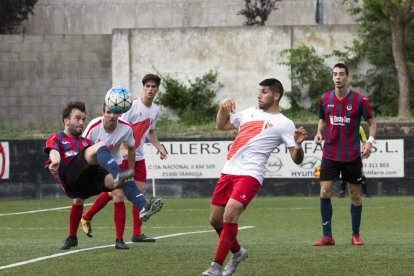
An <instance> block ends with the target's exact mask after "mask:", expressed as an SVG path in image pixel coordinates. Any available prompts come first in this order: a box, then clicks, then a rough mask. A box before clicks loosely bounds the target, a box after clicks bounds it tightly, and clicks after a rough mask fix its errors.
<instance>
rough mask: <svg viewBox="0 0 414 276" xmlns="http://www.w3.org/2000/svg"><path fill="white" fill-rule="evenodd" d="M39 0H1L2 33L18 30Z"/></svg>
mask: <svg viewBox="0 0 414 276" xmlns="http://www.w3.org/2000/svg"><path fill="white" fill-rule="evenodd" d="M36 3H37V0H1V1H0V33H2V34H10V33H14V32H16V31H17V29H18V27H19V26H20V24H21V23H22V22H23V21H24V20H26V19H28V18H29V14H33V8H34V5H35V4H36Z"/></svg>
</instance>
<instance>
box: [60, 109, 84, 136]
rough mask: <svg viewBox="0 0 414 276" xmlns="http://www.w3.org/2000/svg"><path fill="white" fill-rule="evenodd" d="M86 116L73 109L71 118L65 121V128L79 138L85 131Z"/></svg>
mask: <svg viewBox="0 0 414 276" xmlns="http://www.w3.org/2000/svg"><path fill="white" fill-rule="evenodd" d="M85 118H86V114H85V112H82V111H80V110H79V109H73V110H72V112H71V114H70V115H69V118H66V119H65V128H66V129H67V131H68V132H69V133H70V134H71V135H72V136H74V137H79V136H80V135H81V134H82V131H83V124H84V123H85Z"/></svg>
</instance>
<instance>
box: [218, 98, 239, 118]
mask: <svg viewBox="0 0 414 276" xmlns="http://www.w3.org/2000/svg"><path fill="white" fill-rule="evenodd" d="M221 108H222V109H223V110H225V111H226V112H227V113H229V114H230V113H233V112H234V111H235V110H236V103H235V102H234V100H233V99H231V98H227V99H224V100H223V101H222V102H221Z"/></svg>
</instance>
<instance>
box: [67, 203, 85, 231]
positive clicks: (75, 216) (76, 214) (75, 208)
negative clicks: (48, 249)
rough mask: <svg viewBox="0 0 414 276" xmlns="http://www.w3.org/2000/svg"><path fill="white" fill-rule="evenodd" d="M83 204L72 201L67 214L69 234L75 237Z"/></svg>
mask: <svg viewBox="0 0 414 276" xmlns="http://www.w3.org/2000/svg"><path fill="white" fill-rule="evenodd" d="M82 213H83V205H75V204H73V203H72V208H71V209H70V214H69V236H70V237H76V233H77V232H78V227H79V222H80V220H81V218H82Z"/></svg>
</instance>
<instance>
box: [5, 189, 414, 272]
mask: <svg viewBox="0 0 414 276" xmlns="http://www.w3.org/2000/svg"><path fill="white" fill-rule="evenodd" d="M413 199H414V198H413V197H373V198H370V199H365V200H364V205H363V206H364V209H363V221H362V230H361V236H362V238H363V240H364V241H365V242H366V243H367V244H366V245H365V246H360V247H356V246H352V245H351V244H350V238H351V230H350V227H351V226H350V215H349V200H348V199H336V198H335V199H333V207H334V218H333V233H334V236H335V238H336V241H337V245H335V246H332V247H312V246H310V244H311V243H312V242H313V241H315V240H316V239H318V238H320V235H321V228H320V215H319V199H318V198H317V197H258V198H255V199H254V200H253V201H252V203H251V205H250V206H249V207H248V208H247V210H246V211H245V213H244V214H243V215H242V217H241V219H240V223H239V226H240V227H243V226H254V227H253V228H250V229H245V230H240V231H239V235H238V239H239V241H240V243H241V244H242V246H243V247H245V248H246V249H247V250H248V251H249V258H248V259H247V260H246V261H245V262H244V263H243V264H241V265H240V267H239V269H238V271H237V272H236V274H235V275H412V274H413V271H414V231H413V229H414V220H413V210H414V200H413ZM90 202H92V200H88V201H87V203H90ZM209 202H210V199H208V198H200V199H193V198H182V199H181V198H166V200H165V205H164V209H163V210H162V211H161V212H160V213H158V214H157V215H156V216H154V217H152V218H151V219H150V220H149V221H148V222H146V223H144V227H143V231H144V233H145V234H147V235H150V236H155V237H160V236H164V235H171V234H176V233H186V232H195V231H209V230H211V228H210V226H209V224H208V216H209ZM69 205H70V200H69V199H55V200H19V201H14V200H13V201H1V202H0V213H1V214H7V213H15V212H25V211H30V210H41V209H45V208H55V207H62V206H69ZM87 208H89V207H85V209H87ZM68 214H69V208H68V209H63V210H58V211H48V212H39V213H31V214H21V215H8V216H4V215H0V229H1V233H2V236H1V238H0V256H1V258H0V267H2V266H6V265H9V264H13V263H17V262H22V261H27V260H31V259H35V258H40V257H44V256H51V255H53V254H57V253H62V251H59V250H58V247H59V246H60V244H61V243H62V241H63V239H64V238H65V237H66V236H67V229H68V220H69V219H68ZM130 217H131V215H130V205H129V203H127V227H126V230H125V235H124V238H125V240H126V241H129V237H130V235H131V227H130V226H131V221H130ZM92 226H93V231H94V237H93V238H88V237H86V236H85V235H83V233H82V232H81V230H80V229H79V231H78V237H79V246H78V247H77V248H75V249H72V250H69V251H63V252H76V250H79V249H87V248H91V247H95V246H104V245H111V246H110V247H109V248H103V249H93V250H90V251H84V252H79V253H75V254H70V255H64V256H60V257H56V258H51V259H47V260H42V261H37V262H34V263H31V264H26V265H22V266H17V267H12V268H7V269H2V270H0V275H60V276H61V275H76V274H80V275H201V272H202V271H204V270H205V269H206V268H207V267H208V265H209V263H210V262H211V261H212V258H213V256H214V252H215V248H216V245H217V235H216V234H215V232H203V233H193V234H188V235H182V236H175V237H165V238H161V239H159V240H157V242H155V243H139V244H130V249H129V250H121V251H120V250H115V249H114V248H113V247H112V244H113V242H114V225H113V207H112V204H109V206H107V207H106V208H105V209H103V210H102V211H101V212H100V213H99V214H97V215H96V216H95V218H94V220H93V224H92Z"/></svg>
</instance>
